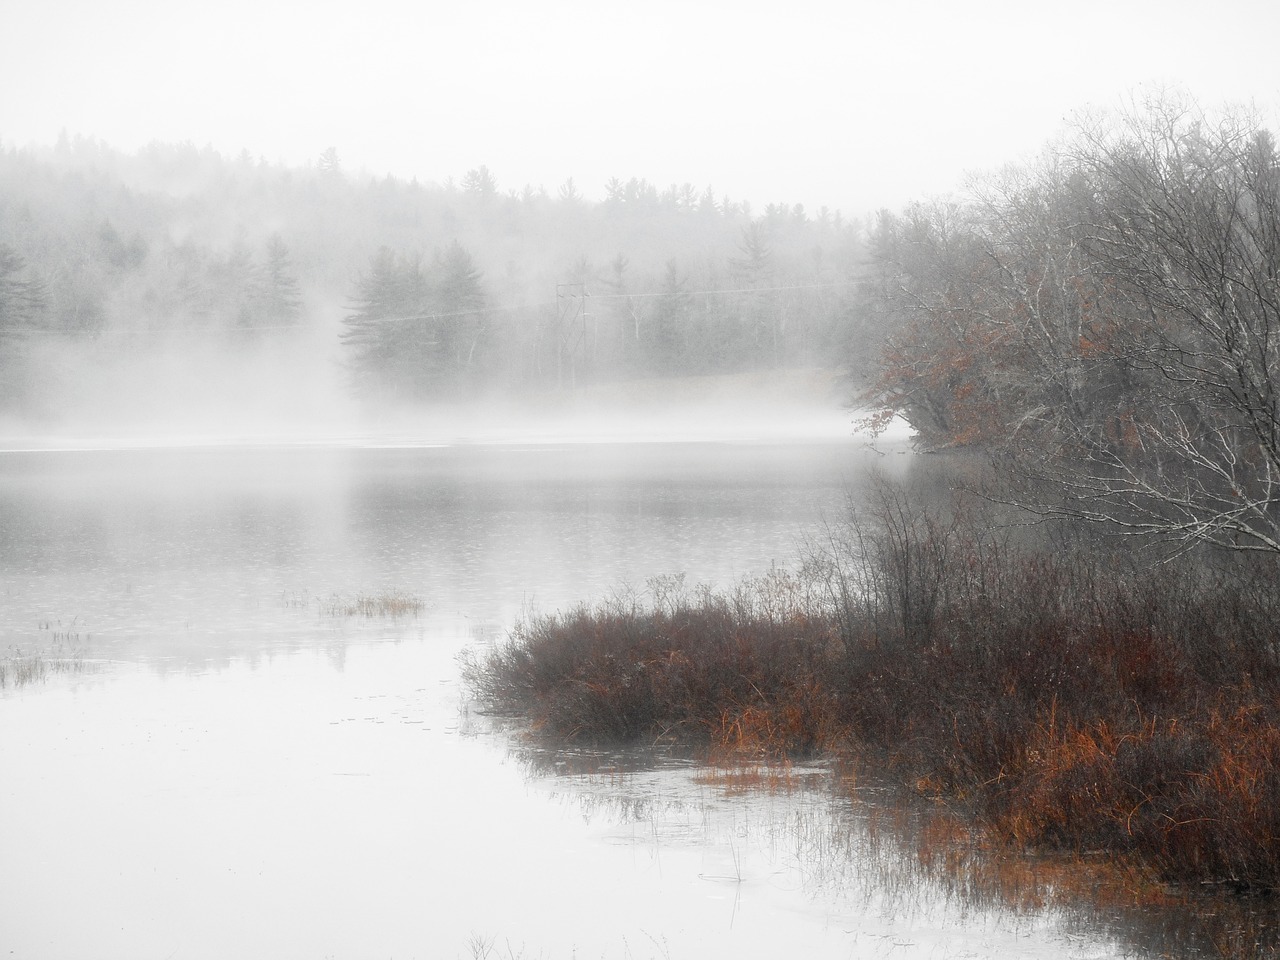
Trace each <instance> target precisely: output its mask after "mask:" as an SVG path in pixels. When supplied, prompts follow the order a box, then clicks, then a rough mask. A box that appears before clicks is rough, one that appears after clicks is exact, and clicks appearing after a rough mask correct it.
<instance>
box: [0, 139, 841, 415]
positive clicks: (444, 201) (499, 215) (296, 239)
mask: <svg viewBox="0 0 1280 960" xmlns="http://www.w3.org/2000/svg"><path fill="white" fill-rule="evenodd" d="M602 192H603V195H604V199H603V200H599V201H590V200H587V199H584V197H583V195H582V193H581V192H580V190H579V188H578V187H577V186H576V185H575V184H574V183H573V182H572V181H571V180H570V181H567V182H565V183H564V184H562V185H560V186H559V187H558V188H556V189H554V191H553V192H548V191H546V190H544V189H542V188H540V187H539V188H533V187H528V186H526V187H523V188H520V189H507V188H506V187H505V185H502V184H499V183H498V182H497V180H496V179H495V177H494V175H493V174H492V173H491V172H490V171H489V170H487V169H486V168H484V167H481V168H479V169H476V170H471V171H468V172H466V173H465V174H464V175H462V176H461V177H460V179H459V180H458V181H457V182H453V181H447V182H445V183H443V184H423V183H418V182H416V181H412V182H406V181H404V180H398V179H395V178H392V177H386V178H374V177H370V176H367V175H352V174H348V173H347V172H345V171H344V170H343V169H342V166H341V161H340V159H339V157H338V156H337V154H336V152H335V151H333V150H329V151H326V152H325V154H323V155H322V156H321V157H320V158H318V160H317V162H316V163H314V164H311V165H308V166H306V167H303V168H293V169H290V168H286V167H283V166H279V165H275V164H270V163H267V162H264V161H262V160H258V159H254V158H252V157H250V156H249V155H248V154H242V155H240V156H239V157H236V158H230V157H225V156H223V155H221V154H219V153H217V152H216V151H214V150H213V149H211V148H204V149H200V148H197V147H195V146H192V145H191V144H179V145H165V144H152V145H151V146H149V147H147V148H146V149H144V150H142V151H140V152H138V153H136V154H124V153H121V152H118V151H116V150H113V149H112V148H110V147H108V146H107V145H105V144H103V143H101V142H98V141H96V140H92V139H84V138H63V139H62V140H61V141H60V142H59V143H58V144H57V145H56V146H54V147H50V148H46V149H39V148H23V149H18V148H15V147H13V146H10V145H3V146H2V147H0V349H2V351H3V352H2V354H0V407H2V408H3V409H4V410H7V411H9V412H14V411H17V412H23V411H25V410H27V409H28V408H43V409H46V410H47V409H48V408H50V407H56V406H57V404H58V402H59V401H58V394H59V392H60V391H61V390H63V389H66V388H68V387H69V383H68V380H69V378H71V377H72V376H73V375H72V374H68V373H67V372H66V371H65V370H64V371H63V372H62V373H59V367H60V364H59V363H58V362H57V359H58V358H62V357H75V358H77V361H76V362H77V365H78V366H77V370H80V371H83V370H86V369H90V368H92V369H100V368H104V367H109V366H110V365H111V364H112V363H115V362H117V361H121V362H123V361H124V359H126V358H127V359H128V361H129V362H130V363H132V364H134V368H135V370H136V367H137V364H138V362H139V360H138V358H140V357H146V356H151V355H154V356H155V357H157V358H164V361H163V362H168V361H169V360H171V359H172V358H175V357H177V358H181V360H182V362H183V363H186V364H190V365H194V366H192V367H191V369H197V368H198V365H199V363H200V362H201V360H202V358H212V357H217V358H219V362H224V361H226V359H227V358H229V357H230V358H234V357H235V356H237V355H242V354H243V355H247V354H251V353H255V352H257V353H261V352H262V351H263V350H268V351H274V352H275V354H276V355H277V356H280V357H283V358H288V363H289V364H290V365H294V366H302V365H305V364H313V365H316V366H317V367H318V368H319V367H324V368H326V369H328V368H333V369H338V370H341V371H342V378H341V379H340V380H335V382H334V389H335V390H341V391H343V392H346V393H349V394H350V395H352V396H355V397H358V398H362V399H365V400H383V401H394V402H407V401H417V400H440V399H447V400H453V399H466V398H470V397H474V396H480V395H492V394H519V393H521V392H524V391H528V390H530V389H534V390H537V389H546V388H550V387H555V386H567V385H571V384H576V385H581V384H584V383H591V382H595V383H598V382H606V381H608V380H611V379H622V378H628V379H634V378H637V377H661V376H667V375H696V374H709V373H731V372H739V371H743V370H758V369H762V368H764V369H767V368H781V367H790V366H798V365H824V366H836V365H839V364H843V363H844V362H846V361H847V360H848V359H849V356H850V354H851V352H855V351H853V347H852V344H853V343H854V341H855V340H856V339H857V337H858V331H857V330H856V329H855V328H856V326H857V325H856V323H855V322H854V319H853V318H854V311H853V308H852V303H853V294H854V281H855V278H856V273H857V270H858V264H859V261H860V254H859V232H858V229H857V227H856V225H854V224H852V223H850V222H847V221H845V220H844V219H843V218H842V217H841V215H840V214H839V213H832V212H830V211H827V210H825V209H824V210H821V211H817V212H816V213H810V212H807V211H805V210H804V209H802V208H801V207H799V206H794V207H793V206H788V205H786V204H772V205H769V206H767V207H765V209H764V210H763V211H760V212H758V213H757V212H755V211H753V210H752V209H751V208H750V206H749V205H748V204H746V203H742V202H735V201H733V200H731V199H730V198H727V197H722V196H718V195H717V194H716V193H715V192H714V190H713V188H712V187H709V186H708V187H702V188H695V187H693V186H692V185H689V184H685V185H682V186H670V187H666V188H659V187H657V186H655V185H653V184H650V183H648V182H646V181H645V180H640V179H634V178H632V179H628V180H626V181H623V180H621V179H613V180H610V181H609V182H608V183H607V184H605V185H603V191H602ZM335 361H336V362H335ZM157 363H161V360H160V359H157ZM134 379H135V380H137V379H139V378H138V376H137V375H136V374H135V375H134Z"/></svg>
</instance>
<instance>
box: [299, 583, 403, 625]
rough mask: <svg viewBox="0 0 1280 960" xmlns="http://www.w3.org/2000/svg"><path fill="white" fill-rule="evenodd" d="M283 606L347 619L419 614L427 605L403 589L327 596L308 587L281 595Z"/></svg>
mask: <svg viewBox="0 0 1280 960" xmlns="http://www.w3.org/2000/svg"><path fill="white" fill-rule="evenodd" d="M280 603H281V605H282V606H285V607H291V608H293V609H297V610H310V609H313V608H314V609H315V610H316V612H317V613H318V614H319V615H320V616H321V617H328V618H332V619H337V620H341V619H347V618H351V617H365V618H370V619H372V618H375V617H385V618H389V619H392V620H398V619H401V618H403V617H416V616H418V615H419V614H421V613H422V611H423V610H424V609H426V604H425V603H424V602H423V601H422V599H421V598H419V597H416V596H414V595H413V594H410V593H405V592H403V591H400V590H388V591H383V592H381V593H374V594H366V593H357V594H354V595H344V594H339V593H331V594H329V596H327V597H313V596H311V594H310V593H308V592H306V591H301V592H299V591H286V592H285V593H282V594H281V595H280Z"/></svg>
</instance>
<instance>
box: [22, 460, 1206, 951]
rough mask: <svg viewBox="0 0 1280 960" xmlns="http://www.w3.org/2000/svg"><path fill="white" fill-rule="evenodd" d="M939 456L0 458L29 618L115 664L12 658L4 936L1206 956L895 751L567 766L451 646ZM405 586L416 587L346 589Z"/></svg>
mask: <svg viewBox="0 0 1280 960" xmlns="http://www.w3.org/2000/svg"><path fill="white" fill-rule="evenodd" d="M910 462H911V458H909V457H899V456H897V455H886V456H882V455H880V454H877V453H871V452H868V451H865V450H863V449H862V448H860V447H856V446H854V445H852V444H843V443H841V444H835V443H828V444H821V443H819V444H809V445H790V446H788V445H772V446H770V445H726V444H686V445H659V444H636V445H632V446H618V447H594V446H586V445H579V446H559V447H551V446H546V447H534V448H527V449H519V448H513V447H507V448H499V447H473V448H437V449H412V448H406V449H395V450H356V449H326V448H303V449H294V450H287V451H280V450H276V451H273V450H248V451H227V450H221V451H186V452H183V453H181V454H179V453H175V452H173V451H162V450H150V451H147V450H135V451H118V452H110V451H102V452H93V453H89V452H80V453H73V452H65V453H42V454H0V543H2V544H3V550H0V596H2V597H3V600H4V607H3V614H2V615H0V649H5V650H7V649H9V648H11V647H20V648H23V649H25V650H31V651H35V652H40V651H42V650H43V651H50V650H52V649H53V644H52V635H53V634H54V633H55V632H59V633H67V632H68V631H67V630H59V631H55V630H54V629H52V628H51V627H48V626H43V625H48V624H57V625H62V626H65V625H67V624H74V631H71V632H74V633H75V634H76V637H77V644H78V646H79V648H80V653H81V655H82V656H83V657H84V658H85V659H86V660H87V661H91V662H93V663H96V664H99V665H102V669H99V670H97V671H95V672H92V673H85V674H66V675H57V676H51V677H48V678H46V679H45V681H44V682H42V683H40V684H34V685H30V684H29V685H26V686H23V687H21V688H12V687H9V688H6V689H5V690H4V691H0V773H2V778H0V831H3V837H2V839H3V844H4V862H5V867H4V869H3V870H0V944H2V945H3V946H5V947H6V948H7V949H9V950H11V951H12V952H13V954H14V955H15V956H21V957H36V958H43V957H85V956H93V957H100V958H111V957H131V958H132V957H140V956H158V957H166V956H173V957H210V958H213V957H227V956H272V957H324V956H333V957H370V956H395V957H409V956H431V957H471V956H472V955H473V954H474V953H476V952H477V951H478V949H479V948H481V947H483V946H484V945H485V944H489V945H491V946H492V947H493V949H494V950H495V951H496V952H495V953H494V954H493V955H495V956H508V955H523V956H526V957H530V958H532V957H548V958H560V957H571V956H582V957H588V956H589V957H619V958H623V957H649V956H652V957H662V958H667V960H689V958H695V957H696V958H698V960H706V958H714V957H726V958H727V957H733V958H735V960H737V958H742V957H755V956H804V957H850V956H854V957H863V956H866V957H879V956H885V957H895V958H898V957H902V958H915V957H930V958H938V957H975V956H976V957H1007V956H1019V957H1025V956H1044V957H1055V958H1062V957H1104V956H1105V957H1112V956H1158V955H1160V952H1161V951H1162V950H1166V949H1167V950H1169V951H1170V952H1171V953H1174V954H1176V955H1180V956H1182V955H1186V956H1191V955H1194V953H1195V948H1198V947H1199V946H1200V945H1201V944H1202V943H1204V942H1206V937H1207V935H1206V934H1205V933H1204V929H1205V928H1203V927H1198V926H1196V924H1195V922H1194V920H1187V921H1185V922H1186V926H1185V932H1181V933H1178V932H1176V931H1175V932H1170V931H1172V930H1173V927H1172V926H1171V925H1170V919H1169V918H1170V915H1169V914H1168V913H1167V912H1166V913H1160V912H1159V911H1155V910H1153V911H1151V912H1150V915H1149V919H1146V916H1147V915H1144V914H1143V913H1141V912H1140V911H1126V910H1120V909H1118V908H1117V909H1110V908H1109V909H1107V910H1106V911H1104V912H1102V913H1101V914H1100V915H1089V914H1087V913H1078V912H1073V911H1072V910H1071V909H1069V908H1068V907H1066V906H1064V905H1062V904H1060V903H1058V902H1057V901H1056V900H1055V898H1054V893H1055V889H1056V888H1057V887H1059V886H1061V882H1060V877H1061V874H1059V875H1058V878H1055V877H1054V875H1053V874H1043V873H1042V874H1036V875H1035V876H1030V875H1029V877H1028V878H1023V879H1019V880H1018V882H1017V883H1016V884H1013V883H1011V884H1009V885H1008V890H1005V889H1004V888H1003V887H1002V886H1001V884H1002V883H1003V881H1002V880H999V877H1003V876H1006V875H1007V874H1010V873H1011V872H1012V871H1004V870H1003V868H1002V869H1001V870H995V871H994V872H993V871H992V870H991V869H990V864H992V863H995V864H996V865H997V866H1000V865H1001V863H1002V862H1001V861H999V860H993V859H992V858H991V857H990V856H985V857H983V856H975V857H970V858H966V857H963V856H959V857H958V856H956V855H954V851H956V850H959V851H960V852H961V853H965V852H966V850H965V847H964V845H963V844H962V843H957V837H956V836H953V835H950V834H947V833H946V832H945V831H943V830H942V828H940V827H938V826H936V822H935V821H930V820H929V819H928V818H927V817H924V818H922V816H921V814H920V813H919V810H918V808H916V807H912V806H904V805H902V804H901V803H899V802H898V801H897V800H895V799H893V798H892V797H890V796H889V795H888V794H886V792H885V791H884V790H883V789H881V788H878V787H876V786H875V785H873V784H869V783H863V782H862V781H859V783H858V789H857V790H855V791H854V792H853V797H854V800H853V801H850V800H849V799H848V797H847V795H846V794H845V793H843V792H841V791H839V790H835V789H833V781H834V780H835V779H836V778H837V777H838V776H839V774H838V773H837V772H835V771H832V770H829V769H827V768H824V767H820V766H819V767H797V768H795V769H792V770H790V771H786V772H785V775H783V774H778V773H776V772H775V773H768V772H760V771H756V772H754V773H751V774H750V776H746V775H732V776H731V775H728V774H725V773H722V772H721V773H717V772H716V771H711V770H708V769H705V768H701V767H698V766H696V765H693V764H688V763H683V764H672V763H670V762H665V763H663V764H660V765H655V764H654V763H653V762H652V758H642V757H636V756H634V755H631V756H622V755H599V754H577V755H573V754H566V755H561V756H558V757H557V758H555V762H556V764H558V766H556V767H553V768H547V767H545V766H542V765H535V764H533V762H532V761H531V760H530V759H529V756H532V755H527V754H525V753H521V754H520V755H519V756H520V759H517V760H515V761H513V760H512V759H511V756H510V755H509V754H508V747H507V745H508V743H509V742H519V741H518V740H515V741H513V740H512V739H511V738H512V736H513V735H511V734H506V733H501V732H493V731H491V730H490V729H489V724H488V722H487V720H486V718H482V717H477V716H475V715H473V714H471V713H469V712H468V711H467V709H466V708H465V704H464V702H463V695H462V691H461V690H460V688H459V683H458V668H457V664H456V657H457V655H458V654H459V652H461V651H463V650H466V649H469V648H475V647H477V646H484V645H486V644H490V643H492V642H494V641H495V640H496V639H497V638H499V637H501V636H502V635H503V633H504V631H505V630H506V629H507V628H508V627H509V626H510V625H511V623H512V622H513V620H514V619H515V617H517V616H518V615H519V614H520V613H521V611H522V609H524V608H525V607H526V606H530V605H536V606H540V607H542V608H543V609H553V608H557V607H563V606H567V605H569V604H573V603H576V602H579V601H583V600H592V599H596V598H599V597H602V596H604V595H605V594H606V593H607V592H609V591H610V590H613V589H615V588H617V587H618V586H619V585H620V584H630V585H632V586H634V587H637V588H641V589H642V588H643V585H644V583H645V581H646V580H647V579H648V578H651V577H655V576H659V575H666V574H672V573H676V572H683V573H685V574H686V575H687V577H688V580H689V582H691V583H698V582H707V583H713V584H719V585H725V584H728V583H729V582H731V581H733V580H735V579H737V578H738V577H739V576H741V575H744V574H750V573H759V572H761V571H763V570H765V569H767V568H768V566H769V565H770V564H771V563H772V562H775V561H778V562H782V563H786V562H789V561H790V560H791V559H792V558H793V557H794V556H795V552H796V544H797V539H798V538H799V537H800V536H801V535H803V534H804V533H806V532H809V531H811V530H812V529H813V528H814V525H815V524H818V523H820V522H821V520H822V517H823V516H824V515H826V516H833V515H836V514H838V513H839V511H840V510H841V509H842V505H843V503H844V500H845V497H846V495H847V492H848V490H849V489H850V487H851V486H853V487H855V488H856V484H857V483H858V482H859V478H860V477H861V476H862V473H863V471H864V470H865V469H866V468H867V467H868V466H870V465H872V464H874V465H876V466H888V467H889V468H892V469H897V470H905V469H907V468H908V466H909V464H910ZM393 596H404V597H410V598H414V599H416V600H420V601H421V604H422V605H421V607H420V608H418V609H413V610H402V611H400V613H401V615H399V616H384V615H383V614H385V613H388V612H389V611H388V610H382V611H375V612H374V615H372V616H366V615H364V614H363V613H361V612H359V605H358V604H354V607H355V608H356V611H357V612H356V613H354V614H348V613H347V606H348V605H350V604H348V603H347V601H351V600H353V599H354V598H360V597H366V598H377V597H393ZM334 598H338V599H337V600H335V599H334ZM344 598H345V599H344ZM750 780H755V781H758V782H752V783H749V784H748V782H747V781H750ZM748 785H749V786H751V787H752V789H743V788H744V787H745V786H748ZM757 788H758V789H757ZM931 823H934V824H935V825H933V826H930V824H931ZM930 831H932V832H930ZM939 838H941V839H939ZM944 841H945V842H944ZM921 851H926V852H927V854H928V855H923V856H922V855H921ZM938 851H944V852H945V855H939V853H938ZM979 852H982V851H979ZM975 865H981V866H975ZM1019 869H1021V868H1019ZM993 878H996V879H993ZM1027 891H1032V893H1027ZM1185 914H1186V911H1183V915H1185ZM1174 916H1179V914H1177V913H1175V914H1174ZM1170 945H1172V946H1170Z"/></svg>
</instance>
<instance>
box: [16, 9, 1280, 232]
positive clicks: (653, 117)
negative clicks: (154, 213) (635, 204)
mask: <svg viewBox="0 0 1280 960" xmlns="http://www.w3.org/2000/svg"><path fill="white" fill-rule="evenodd" d="M0 14H2V15H0V141H3V143H4V144H5V145H6V146H13V145H18V146H23V145H26V144H28V143H38V144H51V143H53V142H54V141H55V140H56V139H57V137H58V135H59V133H60V131H63V130H65V131H67V132H68V133H69V134H83V135H87V136H94V137H98V138H101V139H103V140H105V141H106V142H108V143H109V144H111V145H112V146H115V147H118V148H121V149H124V150H128V151H132V150H136V149H138V148H139V147H141V146H144V145H145V144H146V143H148V142H149V141H152V140H160V141H165V142H176V141H185V140H189V141H192V142H194V143H196V144H197V145H199V146H204V145H205V144H211V145H212V146H213V147H215V148H216V149H218V150H219V151H222V152H224V153H227V154H230V155H235V154H238V153H239V152H240V151H241V150H242V149H247V150H248V151H249V152H250V153H252V154H253V155H255V156H259V155H261V156H264V157H266V158H267V159H269V160H273V161H274V160H279V161H284V162H287V163H290V164H302V163H306V162H308V161H314V160H315V158H316V157H318V155H319V154H320V153H321V151H323V150H324V149H325V148H326V147H329V146H333V147H336V148H337V150H338V153H339V156H340V157H341V158H342V161H343V165H344V167H345V168H346V169H347V170H348V171H353V172H355V171H360V170H366V171H368V172H371V173H376V174H384V173H392V174H394V175H396V176H399V177H404V178H408V177H412V176H416V177H418V178H420V179H422V180H426V181H437V182H438V181H443V180H444V179H445V178H446V177H448V176H453V177H455V178H460V177H461V176H462V174H464V173H465V172H466V171H467V170H468V169H471V168H473V167H476V166H479V165H480V164H486V165H487V166H488V167H489V169H490V170H491V171H492V172H493V174H494V175H495V176H496V177H497V179H498V184H499V187H500V189H503V190H508V189H519V188H520V187H522V186H524V185H525V184H526V183H528V184H532V185H534V186H538V185H543V186H545V187H546V188H547V189H548V190H550V191H554V190H555V189H556V188H557V187H558V186H559V185H560V184H561V183H563V182H564V181H565V180H566V179H567V178H569V177H573V178H574V180H575V183H576V184H577V185H578V187H579V189H580V190H582V191H583V192H584V193H585V194H586V195H587V196H589V197H592V198H598V197H600V196H601V195H602V187H603V184H604V183H605V181H606V180H607V179H608V178H609V177H612V176H617V177H619V178H621V179H624V180H625V179H628V178H630V177H633V176H634V177H643V178H646V179H648V180H650V181H651V182H654V183H656V184H657V185H658V186H659V187H664V186H666V185H668V184H670V183H681V184H682V183H685V182H689V183H692V184H694V185H695V186H696V187H697V188H698V189H699V190H701V189H702V188H704V187H706V186H707V185H711V186H712V187H713V188H714V189H715V190H716V193H717V195H722V194H724V193H726V192H727V193H728V194H729V195H730V196H731V197H732V198H734V199H747V200H750V201H751V202H752V203H753V205H754V206H755V208H756V210H757V211H758V210H760V209H761V208H762V207H763V206H764V205H765V204H766V203H770V202H787V203H803V204H805V206H806V208H807V209H809V210H810V211H816V210H817V209H818V208H819V207H821V206H824V205H825V206H829V207H831V208H838V209H841V210H844V211H845V212H846V213H848V214H851V215H855V216H857V215H861V214H863V213H865V212H867V211H869V210H871V209H874V208H876V207H880V206H889V207H895V208H896V207H899V206H901V204H902V203H904V202H905V201H907V200H909V199H912V198H916V197H923V196H930V195H937V194H941V193H946V192H948V191H950V190H953V189H954V188H955V187H956V186H957V185H958V183H959V182H960V180H961V178H962V176H963V174H964V173H965V172H966V171H970V170H983V169H989V168H992V167H995V166H998V165H1000V164H1001V163H1003V162H1005V161H1008V160H1015V159H1018V158H1020V157H1025V156H1028V155H1030V154H1032V153H1034V152H1035V151H1036V150H1037V149H1038V148H1039V147H1040V146H1041V145H1042V144H1043V143H1044V142H1045V141H1046V140H1047V139H1049V138H1050V137H1052V136H1054V135H1055V134H1056V133H1057V132H1059V131H1060V129H1061V127H1062V124H1063V121H1064V118H1066V117H1068V116H1069V115H1071V114H1072V113H1073V112H1074V111H1076V110H1078V109H1080V108H1084V107H1088V106H1090V105H1095V106H1102V107H1107V106H1112V105H1115V104H1117V103H1118V102H1120V100H1121V99H1122V98H1124V97H1127V96H1132V95H1134V94H1135V93H1136V94H1138V95H1141V93H1142V92H1144V91H1147V90H1150V89H1152V88H1153V87H1155V86H1156V85H1159V84H1168V83H1171V84H1177V85H1181V86H1182V87H1183V88H1184V89H1185V90H1187V91H1188V92H1190V93H1191V94H1193V95H1195V96H1196V97H1197V98H1199V99H1200V100H1201V101H1202V102H1205V103H1209V104H1213V103H1218V102H1221V101H1224V100H1229V101H1246V100H1251V101H1254V102H1256V103H1257V104H1258V105H1259V106H1260V107H1263V108H1264V109H1266V110H1272V111H1273V110H1274V107H1275V105H1276V104H1277V103H1278V102H1280V60H1278V59H1277V50H1278V49H1280V47H1278V46H1277V43H1278V39H1280V3H1277V2H1276V0H1214V2H1212V3H1211V2H1208V0H1204V2H1199V3H1185V2H1176V0H1164V2H1145V0H1144V2H1126V0H1076V2H1063V3H1036V2H1031V0H1007V2H1006V0H1000V2H942V0H915V2H912V0H896V2H895V0H883V2H876V3H867V2H861V0H854V2H848V0H846V2H826V3H817V2H810V0H789V2H788V0H776V2H770V3H752V2H749V0H739V2H736V3H721V2H705V3H698V2H696V0H689V2H685V3H672V2H667V0H634V2H630V3H625V4H619V3H613V2H604V0H598V2H583V0H569V2H559V3H537V2H524V3H521V2H510V0H500V2H483V0H470V2H449V3H441V2H436V0H417V2H401V0H360V2H354V0H345V2H342V3H334V2H329V0H315V2H310V3H284V2H279V0H217V2H215V0H206V2H202V3H200V4H192V3H187V2H183V0H39V2H37V0H0Z"/></svg>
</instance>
